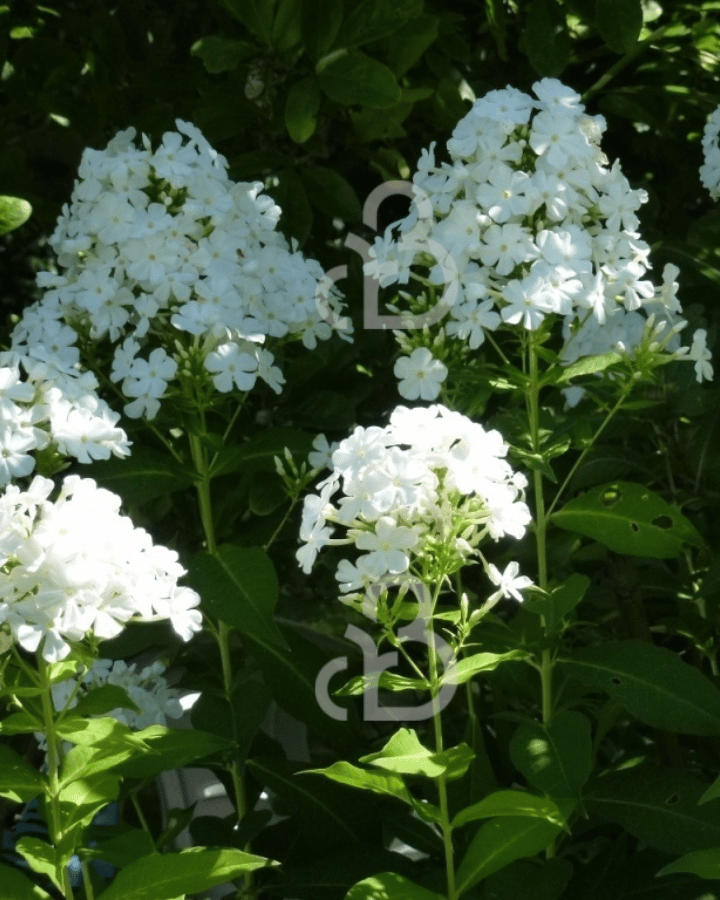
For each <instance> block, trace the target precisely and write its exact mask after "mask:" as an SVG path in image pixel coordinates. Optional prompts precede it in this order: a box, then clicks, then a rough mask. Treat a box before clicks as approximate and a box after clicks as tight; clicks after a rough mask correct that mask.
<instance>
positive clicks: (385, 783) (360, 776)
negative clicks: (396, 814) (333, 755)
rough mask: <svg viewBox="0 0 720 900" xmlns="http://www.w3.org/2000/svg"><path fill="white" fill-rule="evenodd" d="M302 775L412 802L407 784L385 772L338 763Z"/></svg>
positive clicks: (394, 775)
mask: <svg viewBox="0 0 720 900" xmlns="http://www.w3.org/2000/svg"><path fill="white" fill-rule="evenodd" d="M302 774H303V775H310V774H313V775H324V776H325V777H326V778H330V779H332V780H333V781H337V782H338V783H339V784H345V785H347V786H348V787H355V788H360V789H361V790H364V791H372V792H373V793H374V794H385V795H387V796H390V797H397V798H398V799H399V800H402V801H403V802H405V803H410V802H411V798H410V792H409V791H408V789H407V788H406V787H405V782H404V781H403V780H402V778H400V777H399V775H396V774H389V775H386V774H385V773H384V772H371V771H368V770H367V769H359V768H358V767H357V766H353V765H351V764H350V763H348V762H336V763H333V764H332V765H331V766H329V767H328V768H327V769H307V770H306V771H305V772H303V773H302Z"/></svg>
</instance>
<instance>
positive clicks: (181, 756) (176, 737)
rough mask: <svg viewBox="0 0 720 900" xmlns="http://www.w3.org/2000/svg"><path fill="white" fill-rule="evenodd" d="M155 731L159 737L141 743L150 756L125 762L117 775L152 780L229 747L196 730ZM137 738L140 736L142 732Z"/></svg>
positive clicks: (219, 740)
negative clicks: (143, 743) (146, 747)
mask: <svg viewBox="0 0 720 900" xmlns="http://www.w3.org/2000/svg"><path fill="white" fill-rule="evenodd" d="M146 730H147V729H146ZM159 731H160V733H159V734H156V735H154V736H148V737H146V738H145V739H144V741H145V744H146V745H147V746H148V748H149V751H150V752H148V753H146V754H145V755H144V756H136V757H135V758H134V759H129V760H127V762H123V763H121V764H120V765H118V766H117V767H116V768H117V771H118V772H119V773H120V774H121V775H124V776H125V775H128V776H130V777H132V778H152V777H155V776H156V775H159V774H160V772H167V771H169V770H170V769H181V768H182V767H183V766H187V765H189V764H190V763H194V762H197V761H198V760H199V759H203V758H204V757H206V756H212V755H214V754H215V753H218V752H220V751H222V750H227V749H228V748H229V747H230V746H231V744H230V741H228V740H226V739H225V738H223V737H221V736H220V735H217V734H209V733H208V732H206V731H200V730H198V729H197V728H178V729H168V728H165V729H163V728H160V729H159ZM138 734H139V735H142V734H143V732H138Z"/></svg>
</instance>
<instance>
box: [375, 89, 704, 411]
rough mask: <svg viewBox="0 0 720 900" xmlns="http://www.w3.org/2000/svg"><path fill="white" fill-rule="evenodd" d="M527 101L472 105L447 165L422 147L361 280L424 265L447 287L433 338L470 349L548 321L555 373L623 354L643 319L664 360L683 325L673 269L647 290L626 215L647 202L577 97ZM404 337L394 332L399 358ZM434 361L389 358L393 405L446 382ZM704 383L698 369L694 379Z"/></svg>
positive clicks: (601, 123)
mask: <svg viewBox="0 0 720 900" xmlns="http://www.w3.org/2000/svg"><path fill="white" fill-rule="evenodd" d="M533 90H534V92H535V97H532V96H530V95H528V94H524V93H522V92H521V91H519V90H516V89H514V88H511V87H508V88H506V89H504V90H495V91H490V92H489V93H488V94H487V95H486V96H484V97H482V98H480V99H479V100H477V101H476V102H475V104H474V105H473V107H472V109H471V110H470V112H469V113H468V114H467V115H466V116H465V117H464V118H463V119H462V120H461V121H460V122H459V123H458V125H457V126H456V128H455V130H454V132H453V134H452V137H451V138H450V140H449V141H448V142H447V149H448V153H449V157H450V160H449V162H441V163H439V164H438V163H437V162H436V161H435V152H434V151H435V145H434V144H432V145H431V146H430V148H429V149H428V150H426V151H423V154H422V156H421V159H420V161H419V163H418V170H417V172H416V174H415V176H414V179H413V181H414V193H415V198H414V201H413V204H412V207H411V210H410V213H409V215H408V216H407V217H406V218H405V219H403V220H402V221H401V222H399V223H394V224H393V225H391V226H390V227H389V228H388V229H387V230H386V232H385V234H384V236H383V237H380V238H378V239H377V240H376V241H375V244H374V246H373V248H372V249H371V251H370V256H371V257H372V258H371V260H370V261H369V262H366V263H365V272H366V274H369V275H372V276H373V277H375V278H376V279H378V280H379V282H380V284H381V286H388V285H390V284H407V283H408V281H409V279H410V277H411V275H412V274H414V273H411V266H412V265H413V264H417V263H419V262H422V261H423V258H424V259H425V260H427V259H428V256H429V257H430V258H431V259H433V260H435V261H436V262H435V264H434V266H433V263H432V262H430V263H426V264H427V265H430V266H433V267H432V268H431V270H430V272H429V279H428V280H429V282H430V283H431V284H432V285H433V286H435V287H440V286H443V285H446V286H447V289H446V296H445V303H446V304H448V305H449V312H448V313H447V314H446V316H445V318H444V319H443V321H442V324H441V327H442V329H443V330H444V333H445V334H446V335H448V336H450V337H456V338H458V339H460V340H462V341H465V342H467V346H468V347H469V348H470V349H471V350H475V349H477V348H478V347H480V345H481V344H483V342H484V341H485V338H486V336H487V335H488V334H489V333H491V332H494V331H496V330H497V329H498V328H500V327H501V326H502V325H504V324H508V325H515V326H519V327H522V328H524V329H527V330H529V331H535V330H536V329H538V328H539V326H540V325H541V323H542V322H543V321H544V320H545V318H546V317H548V316H551V315H554V316H557V317H561V319H562V336H563V341H564V346H563V348H562V352H561V359H562V360H563V361H564V362H566V363H570V362H574V361H575V360H577V359H579V358H581V357H584V356H589V355H592V354H596V353H605V352H607V351H610V350H617V349H620V350H626V351H627V352H630V351H631V350H632V349H633V348H635V347H637V346H638V345H639V344H640V342H641V339H642V337H643V334H644V332H645V331H646V327H647V326H648V319H649V317H650V316H651V315H653V314H655V315H654V319H653V324H655V323H656V322H659V321H662V322H664V323H666V324H665V325H664V328H663V329H658V328H657V324H656V325H655V327H656V335H655V339H658V336H660V335H661V332H664V335H666V336H668V337H669V338H670V343H668V347H669V348H670V349H671V350H676V345H677V346H679V341H678V338H677V336H676V333H673V334H672V335H671V334H670V332H671V330H672V328H673V327H675V328H676V331H677V330H679V329H680V328H681V327H683V326H684V325H685V324H686V323H685V322H683V321H682V320H681V319H680V315H679V314H680V313H681V307H680V304H679V302H678V300H677V296H676V291H677V284H676V282H675V277H676V275H677V274H678V269H677V268H676V267H675V266H672V265H667V266H666V267H665V270H664V273H663V280H662V284H661V285H659V286H655V285H654V284H653V283H652V282H651V281H650V280H649V279H648V278H647V273H648V270H649V269H650V268H651V264H650V262H649V259H648V256H649V253H650V247H649V246H648V244H646V243H645V242H644V241H643V240H641V238H640V235H639V233H638V225H639V220H638V217H637V211H638V209H639V208H640V206H641V204H643V203H644V202H646V200H647V194H646V192H645V191H643V190H633V189H632V188H631V187H630V184H629V183H628V180H627V178H626V177H625V176H624V175H623V173H622V170H621V168H620V164H619V162H618V161H617V160H616V161H615V162H614V163H613V164H612V165H611V166H609V165H608V160H607V158H606V156H605V155H604V153H603V152H602V151H601V149H600V138H601V136H602V134H603V132H604V130H605V127H606V125H605V120H604V119H603V118H602V116H588V115H586V113H585V108H584V106H583V104H582V103H581V102H580V101H581V98H580V96H579V95H578V94H576V93H575V92H574V91H572V90H571V89H570V88H568V87H566V86H565V85H563V84H561V83H560V82H559V81H558V80H556V79H552V78H544V79H542V80H541V81H539V82H537V83H536V84H535V85H533ZM398 227H399V230H400V235H399V237H398V238H396V237H395V236H394V235H393V229H395V228H398ZM401 296H402V294H401ZM407 299H408V300H409V299H410V298H409V297H408V298H407ZM433 305H434V301H433ZM398 311H400V310H398ZM423 311H424V310H423V309H416V308H414V307H413V308H412V312H413V313H417V312H423ZM415 334H419V332H415ZM407 335H408V332H398V333H397V336H398V338H400V339H401V343H403V344H404V349H405V350H406V352H408V351H409V349H410V347H409V344H411V343H412V341H411V338H409V337H407ZM418 340H424V339H422V338H419V339H418ZM415 344H416V350H419V349H422V348H420V347H417V341H416V342H415ZM702 349H703V348H701V347H700V346H699V345H697V346H695V345H694V350H693V352H695V351H697V353H699V354H701V353H702ZM687 352H688V351H687V350H679V353H680V355H682V354H683V353H687ZM689 358H690V359H693V358H694V357H693V356H692V354H691V355H690V357H689ZM697 361H698V359H696V362H697ZM437 362H438V361H437V360H433V359H432V358H429V357H426V356H423V357H420V356H419V355H418V356H416V357H412V356H410V357H403V358H401V359H400V360H399V361H398V366H399V368H398V370H397V371H396V375H397V376H398V377H399V378H400V379H401V383H400V393H401V394H402V395H403V396H405V397H406V398H407V399H413V400H414V399H417V398H418V397H421V398H422V399H424V400H431V399H434V398H435V397H437V396H438V394H439V391H440V384H441V382H442V381H443V379H444V378H445V375H446V372H445V371H443V369H444V366H442V364H441V367H438V365H437ZM706 372H707V366H704V367H703V366H699V367H698V371H697V374H698V380H700V378H701V377H702V375H703V374H704V373H706Z"/></svg>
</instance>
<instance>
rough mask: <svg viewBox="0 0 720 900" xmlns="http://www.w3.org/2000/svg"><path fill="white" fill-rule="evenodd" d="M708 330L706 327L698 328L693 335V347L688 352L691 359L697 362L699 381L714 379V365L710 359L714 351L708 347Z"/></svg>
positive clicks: (696, 368) (696, 371) (696, 372)
mask: <svg viewBox="0 0 720 900" xmlns="http://www.w3.org/2000/svg"><path fill="white" fill-rule="evenodd" d="M706 339H707V332H706V331H705V329H704V328H698V330H697V331H696V332H695V334H694V335H693V342H692V347H691V348H690V353H689V354H688V357H689V359H691V360H693V361H694V362H695V375H696V376H697V380H698V381H699V382H702V381H712V377H713V367H712V363H711V362H710V360H711V359H712V353H710V351H709V350H708V348H707V343H706Z"/></svg>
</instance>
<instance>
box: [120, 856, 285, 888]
mask: <svg viewBox="0 0 720 900" xmlns="http://www.w3.org/2000/svg"><path fill="white" fill-rule="evenodd" d="M276 865H278V864H277V863H274V862H271V861H270V860H268V859H264V858H263V857H260V856H253V855H251V854H250V853H244V852H243V851H242V850H228V849H225V850H208V849H206V848H205V847H190V848H189V849H187V850H182V851H181V852H180V853H165V854H162V855H159V856H146V857H143V859H139V860H137V862H134V863H131V864H130V865H129V866H126V867H125V868H124V869H123V870H122V871H120V872H118V874H117V875H116V876H115V880H114V881H113V883H112V884H111V885H110V887H109V888H106V890H105V891H103V894H102V898H103V900H174V898H176V897H184V896H185V895H186V894H194V893H197V892H198V891H205V890H207V889H208V888H211V887H214V886H215V885H216V884H223V883H224V882H226V881H231V880H232V879H233V878H237V877H238V876H239V875H242V874H244V873H245V872H254V871H256V870H257V869H263V868H265V867H266V866H276Z"/></svg>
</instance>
